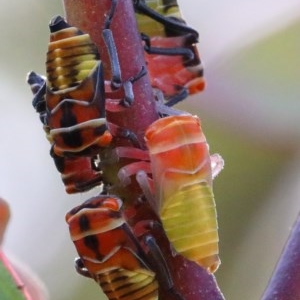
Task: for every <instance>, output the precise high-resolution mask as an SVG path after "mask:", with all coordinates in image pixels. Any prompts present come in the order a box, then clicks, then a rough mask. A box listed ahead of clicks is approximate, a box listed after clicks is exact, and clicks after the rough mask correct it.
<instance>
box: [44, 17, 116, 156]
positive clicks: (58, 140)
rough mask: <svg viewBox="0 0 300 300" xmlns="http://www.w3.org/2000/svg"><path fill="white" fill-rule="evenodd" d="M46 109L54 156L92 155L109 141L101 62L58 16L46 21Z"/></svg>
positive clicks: (88, 43)
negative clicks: (48, 40) (48, 41)
mask: <svg viewBox="0 0 300 300" xmlns="http://www.w3.org/2000/svg"><path fill="white" fill-rule="evenodd" d="M50 30H51V35H50V43H49V47H48V53H47V62H46V66H47V91H46V108H47V119H48V125H49V127H50V132H49V135H50V138H51V140H52V141H53V144H54V145H53V150H54V153H55V154H57V155H59V156H68V155H69V156H78V155H79V156H82V155H93V154H94V153H96V152H97V151H98V149H99V148H101V147H106V146H107V145H109V144H110V142H111V135H110V133H109V132H108V131H107V129H106V123H105V94H104V79H103V70H102V63H101V61H100V59H99V53H98V50H97V48H96V46H95V44H94V43H93V42H92V41H91V39H90V36H89V35H88V34H84V33H82V32H81V31H80V30H79V29H77V28H75V27H70V26H69V25H68V24H67V23H66V22H65V21H64V20H63V19H62V18H61V17H56V18H54V19H52V21H51V22H50Z"/></svg>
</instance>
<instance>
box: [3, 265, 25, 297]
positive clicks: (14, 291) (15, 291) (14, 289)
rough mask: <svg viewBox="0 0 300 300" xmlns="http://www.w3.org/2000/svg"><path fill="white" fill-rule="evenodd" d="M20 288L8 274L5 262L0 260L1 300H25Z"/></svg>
mask: <svg viewBox="0 0 300 300" xmlns="http://www.w3.org/2000/svg"><path fill="white" fill-rule="evenodd" d="M20 288H22V287H18V286H17V285H16V283H15V281H14V279H13V278H12V276H11V274H10V273H9V272H8V270H7V268H6V266H5V265H4V263H3V261H2V260H0V299H1V300H24V299H25V297H24V296H23V295H22V292H21V289H20Z"/></svg>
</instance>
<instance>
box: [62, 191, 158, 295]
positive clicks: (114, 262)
mask: <svg viewBox="0 0 300 300" xmlns="http://www.w3.org/2000/svg"><path fill="white" fill-rule="evenodd" d="M66 221H67V223H68V225H69V229H70V235H71V238H72V240H73V242H74V244H75V247H76V249H77V252H78V253H79V255H80V261H78V263H77V268H78V271H79V272H80V273H81V274H83V275H85V276H89V277H92V278H94V280H96V281H97V282H98V283H99V284H100V286H101V287H102V289H103V291H104V293H105V294H106V295H107V297H108V299H111V300H113V299H114V300H137V299H139V300H156V299H158V284H157V281H156V278H155V274H154V273H153V272H152V271H151V270H150V269H149V268H148V267H147V265H146V264H145V262H144V261H143V259H142V258H141V256H142V253H141V251H142V250H141V248H140V247H139V245H138V243H137V241H136V240H135V237H134V236H133V234H132V233H131V231H130V229H129V227H128V225H127V224H126V222H125V220H124V218H123V216H122V201H121V200H120V199H118V198H116V197H112V196H98V197H94V198H91V199H89V200H88V201H86V202H85V203H83V204H82V205H80V206H78V207H76V208H74V209H72V210H71V211H70V212H69V213H68V214H67V215H66Z"/></svg>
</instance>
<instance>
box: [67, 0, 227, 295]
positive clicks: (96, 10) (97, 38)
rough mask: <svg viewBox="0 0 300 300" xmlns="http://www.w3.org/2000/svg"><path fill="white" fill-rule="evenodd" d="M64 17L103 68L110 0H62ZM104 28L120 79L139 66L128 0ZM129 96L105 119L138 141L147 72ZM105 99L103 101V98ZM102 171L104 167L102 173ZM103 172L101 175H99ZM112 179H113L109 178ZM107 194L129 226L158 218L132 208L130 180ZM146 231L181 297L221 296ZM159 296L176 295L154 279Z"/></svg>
mask: <svg viewBox="0 0 300 300" xmlns="http://www.w3.org/2000/svg"><path fill="white" fill-rule="evenodd" d="M64 5H65V12H66V18H67V21H68V23H70V24H72V25H74V26H76V27H78V28H80V29H81V30H83V31H85V32H88V33H89V34H90V35H91V37H92V39H93V40H94V42H95V43H96V44H97V46H98V48H99V51H100V53H101V55H102V60H103V61H104V65H105V68H106V70H107V69H109V66H110V62H109V58H108V54H107V51H106V46H105V44H104V41H103V39H102V30H103V24H104V20H105V14H106V13H107V12H108V11H109V9H110V8H111V0H98V1H95V0H76V1H72V0H64ZM110 29H111V30H112V32H113V36H114V38H115V42H116V47H117V52H118V56H119V60H120V66H121V72H122V79H123V80H126V79H129V78H130V77H133V76H136V75H137V74H138V72H139V71H140V70H141V67H142V66H145V61H144V54H143V48H142V45H141V41H140V36H139V33H138V32H137V28H136V20H135V16H134V11H133V7H132V0H120V1H118V6H117V9H116V13H115V15H114V18H113V21H112V23H111V27H110ZM105 79H106V80H110V74H109V72H106V74H105ZM133 91H134V96H135V101H134V104H133V105H132V107H130V108H126V109H123V110H121V111H120V112H118V113H111V112H109V111H108V113H107V120H108V122H111V123H113V124H115V125H117V126H119V127H120V128H127V129H129V130H131V131H133V132H134V133H135V134H137V137H138V139H139V142H140V144H141V145H144V132H145V129H146V128H147V127H148V126H149V125H150V124H151V123H152V122H153V121H155V120H156V119H157V118H158V115H157V112H156V110H155V105H154V100H153V95H152V88H151V86H150V80H149V77H148V76H144V77H142V78H141V79H139V80H138V81H136V82H135V83H134V85H133ZM108 103H109V100H108ZM114 146H115V147H120V146H128V141H126V140H125V139H119V140H117V141H116V143H115V145H114ZM127 163H128V160H126V159H125V160H124V159H123V160H122V159H121V160H120V162H119V163H118V164H117V165H116V166H115V165H114V166H109V172H110V173H113V175H110V176H111V177H110V179H111V178H115V180H117V171H118V169H119V168H120V167H122V166H123V165H125V164H127ZM106 172H108V170H106V169H104V173H106ZM104 176H106V175H105V174H104ZM114 183H117V182H114ZM109 192H110V193H114V194H116V195H117V196H119V197H121V198H122V199H123V200H124V203H125V206H126V207H127V211H131V210H130V209H132V211H133V213H132V214H131V216H130V220H129V222H130V225H131V226H132V227H134V226H135V225H136V224H137V223H141V221H146V220H155V221H157V222H159V219H158V217H157V216H156V214H155V213H154V212H153V210H152V209H151V207H150V206H149V205H148V206H147V204H143V205H142V206H139V207H136V205H135V202H136V199H138V197H140V194H141V190H140V188H139V186H138V184H137V183H136V182H135V181H134V180H133V181H132V183H131V184H130V185H129V186H126V187H124V188H120V187H118V188H112V189H111V190H110V191H109ZM150 234H151V235H152V236H154V237H155V239H156V242H157V243H158V245H159V247H160V249H161V250H162V252H163V255H164V258H165V260H166V263H167V264H168V267H169V269H170V273H171V277H172V279H173V281H174V289H175V290H176V291H178V292H179V293H180V294H181V295H182V296H183V298H184V299H186V300H204V299H205V300H210V299H211V300H218V299H220V300H221V299H223V296H222V294H221V292H220V290H219V288H218V286H217V284H216V281H215V277H214V276H213V275H211V274H208V273H207V272H206V270H204V269H202V268H201V267H199V266H198V265H196V264H195V263H193V262H190V261H187V260H186V259H184V258H183V257H182V256H180V255H174V254H173V253H172V252H171V249H170V244H169V241H168V240H167V238H166V236H165V234H164V231H163V230H162V228H160V227H157V228H154V229H150ZM147 258H148V260H149V262H150V264H151V268H153V270H154V271H155V272H157V274H159V266H157V265H155V263H152V261H153V258H152V257H151V255H150V254H148V257H147ZM160 283H161V284H160V291H159V292H160V299H163V300H171V299H178V298H176V296H175V295H174V293H173V292H171V291H169V290H167V289H166V287H165V284H164V283H162V282H160Z"/></svg>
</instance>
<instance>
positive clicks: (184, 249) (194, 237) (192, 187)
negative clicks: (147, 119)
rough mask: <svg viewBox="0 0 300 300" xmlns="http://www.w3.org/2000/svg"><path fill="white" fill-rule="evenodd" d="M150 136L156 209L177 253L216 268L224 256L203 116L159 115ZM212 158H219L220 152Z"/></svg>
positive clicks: (145, 188)
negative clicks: (220, 255)
mask: <svg viewBox="0 0 300 300" xmlns="http://www.w3.org/2000/svg"><path fill="white" fill-rule="evenodd" d="M145 139H146V143H147V146H148V149H149V154H150V162H151V170H152V176H153V181H154V194H155V199H158V202H159V204H158V206H157V207H156V210H157V211H158V213H159V215H160V218H161V221H162V224H163V227H164V230H165V231H166V234H167V236H168V238H169V240H170V242H171V244H172V245H173V246H174V248H175V250H176V251H177V252H178V253H180V254H182V255H183V256H185V257H186V258H188V259H190V260H192V261H195V262H197V263H198V264H199V265H201V266H202V267H204V268H206V269H207V270H208V271H210V272H214V271H215V270H216V269H217V268H218V266H219V264H220V260H219V257H218V240H219V238H218V225H217V215H216V208H215V201H214V196H213V191H212V167H211V163H212V162H211V158H210V155H209V150H208V144H207V142H206V139H205V136H204V134H203V132H202V130H201V126H200V120H199V118H198V117H196V116H191V115H178V116H169V117H165V118H162V119H159V120H158V121H156V122H154V123H153V124H152V125H150V126H149V128H148V129H147V131H146V133H145ZM213 159H214V160H218V159H217V156H215V157H214V158H213ZM220 159H221V158H220V157H219V160H220ZM139 182H141V184H142V185H143V183H142V181H139ZM144 185H145V184H144ZM142 188H143V189H144V190H145V191H146V190H147V189H148V190H150V188H149V187H145V186H144V187H142ZM145 194H146V195H148V197H150V198H151V196H149V193H147V192H146V193H145ZM152 203H155V202H154V201H152Z"/></svg>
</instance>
